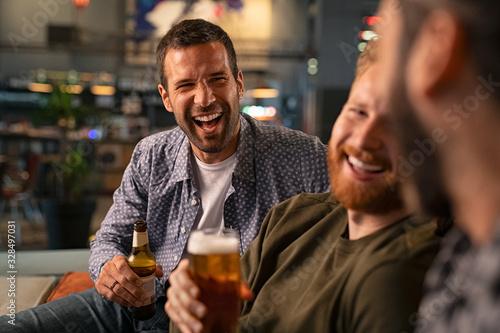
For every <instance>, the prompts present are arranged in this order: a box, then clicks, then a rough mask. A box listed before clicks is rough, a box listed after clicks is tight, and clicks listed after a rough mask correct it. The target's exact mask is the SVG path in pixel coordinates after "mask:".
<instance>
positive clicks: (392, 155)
mask: <svg viewBox="0 0 500 333" xmlns="http://www.w3.org/2000/svg"><path fill="white" fill-rule="evenodd" d="M373 43H374V42H371V43H370V44H369V47H368V48H367V50H366V51H365V52H364V53H363V54H362V55H361V56H360V59H359V61H358V70H357V74H356V80H355V82H354V84H353V86H352V89H351V92H350V95H349V99H348V101H347V103H346V104H345V106H344V108H343V110H342V112H341V114H340V115H339V118H338V120H337V121H336V123H335V125H334V127H333V130H332V137H331V140H330V144H329V153H328V164H329V170H330V179H331V185H332V189H333V194H332V193H326V194H300V195H298V196H295V197H294V198H292V199H290V200H287V201H285V202H283V203H281V204H279V205H278V206H276V207H274V208H273V209H271V211H270V212H269V214H268V215H267V217H266V218H265V220H264V223H263V226H262V229H261V232H260V233H259V235H258V237H257V238H256V239H255V240H254V242H253V243H252V244H251V245H250V247H249V249H248V251H247V252H246V253H245V255H244V256H243V257H242V260H241V267H242V277H243V279H244V280H246V281H248V282H249V284H250V289H251V292H252V293H253V294H254V295H255V298H254V299H253V300H251V298H250V297H247V301H246V302H245V304H244V306H243V310H242V314H241V319H240V331H241V332H384V333H386V332H394V333H400V332H402V331H410V330H412V329H413V327H412V318H413V315H414V313H415V312H416V310H417V307H418V303H419V300H420V297H421V286H422V282H423V278H424V275H425V272H426V270H427V267H428V265H429V264H430V262H431V261H432V260H433V258H434V255H435V253H436V252H437V250H438V244H439V238H438V237H437V236H435V235H434V231H435V224H434V223H429V220H423V219H418V218H415V217H413V216H410V211H409V210H408V209H407V208H406V207H405V206H404V204H403V202H402V201H401V200H400V196H399V185H398V183H397V182H396V170H397V166H398V155H399V148H398V144H397V141H396V140H395V138H394V137H393V135H392V132H391V129H390V124H389V123H388V115H387V113H386V111H385V104H386V103H385V99H384V98H381V97H380V95H378V94H377V93H376V92H375V87H376V85H377V84H378V75H379V72H378V71H379V64H378V61H377V60H376V57H377V52H376V50H374V49H373V48H375V46H376V44H373ZM187 266H188V260H183V261H182V262H181V263H180V265H179V267H178V269H177V270H176V271H174V272H173V273H172V274H171V277H170V283H171V287H170V288H169V289H168V291H167V296H168V301H167V304H166V311H167V313H168V314H169V316H170V317H171V319H172V320H173V321H174V322H175V323H176V324H177V325H178V328H180V329H181V330H182V331H183V332H201V331H202V323H201V321H200V318H203V316H204V315H205V314H206V312H207V308H206V307H205V305H204V304H202V303H201V302H200V301H199V300H197V297H198V295H199V292H200V290H199V289H198V287H197V286H196V285H195V284H194V283H193V281H192V280H191V279H190V277H189V273H188V270H187ZM246 294H248V290H247V292H246ZM176 329H177V327H173V325H172V326H171V331H174V330H176Z"/></svg>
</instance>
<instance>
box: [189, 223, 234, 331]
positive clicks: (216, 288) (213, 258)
mask: <svg viewBox="0 0 500 333" xmlns="http://www.w3.org/2000/svg"><path fill="white" fill-rule="evenodd" d="M187 251H188V253H189V256H190V266H189V271H190V274H191V277H192V279H193V281H194V282H195V284H196V285H197V286H198V287H199V289H200V295H199V300H200V301H201V302H202V303H203V304H205V305H206V307H207V313H206V315H205V316H204V317H203V318H202V320H201V321H202V323H203V332H220V333H225V332H227V333H233V332H237V331H238V318H239V315H240V301H239V290H240V263H239V258H240V252H239V235H238V232H237V231H235V230H232V229H222V230H221V229H219V228H215V229H205V230H195V231H193V232H192V233H191V235H190V236H189V240H188V246H187Z"/></svg>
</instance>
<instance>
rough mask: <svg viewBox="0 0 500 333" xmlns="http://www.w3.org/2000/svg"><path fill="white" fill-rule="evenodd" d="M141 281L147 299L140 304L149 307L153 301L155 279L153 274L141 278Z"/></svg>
mask: <svg viewBox="0 0 500 333" xmlns="http://www.w3.org/2000/svg"><path fill="white" fill-rule="evenodd" d="M141 279H142V289H143V290H144V292H145V293H146V295H147V296H148V298H147V299H146V300H145V301H144V303H142V306H146V305H149V304H151V303H153V302H154V301H155V291H156V285H155V281H156V277H155V275H154V274H151V275H149V276H144V277H141Z"/></svg>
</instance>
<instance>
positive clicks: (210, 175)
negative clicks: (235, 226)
mask: <svg viewBox="0 0 500 333" xmlns="http://www.w3.org/2000/svg"><path fill="white" fill-rule="evenodd" d="M193 156H194V158H193V160H194V161H195V163H193V166H194V173H195V181H196V184H197V187H198V191H199V193H200V198H201V207H200V209H199V211H198V215H197V216H196V220H195V221H194V225H193V230H196V229H208V228H221V229H222V228H223V227H224V217H223V211H224V201H225V200H226V197H227V192H228V190H229V188H230V186H231V176H232V174H233V170H234V167H235V165H236V154H233V155H231V156H230V157H229V158H227V159H225V160H224V161H222V162H219V163H215V164H206V163H203V162H202V161H200V160H199V159H198V157H196V155H195V154H194V153H193Z"/></svg>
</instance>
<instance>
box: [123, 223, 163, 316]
mask: <svg viewBox="0 0 500 333" xmlns="http://www.w3.org/2000/svg"><path fill="white" fill-rule="evenodd" d="M127 261H128V264H129V266H130V268H132V270H133V271H134V272H135V273H136V274H137V275H139V276H140V277H141V279H142V289H143V290H144V291H145V292H146V295H147V296H148V299H147V300H145V301H144V303H143V304H142V306H140V307H134V306H132V307H131V308H130V309H131V311H132V318H134V319H136V320H147V319H150V318H151V317H153V316H154V314H155V312H156V300H155V289H156V288H155V280H156V276H155V270H156V259H155V256H154V255H153V253H152V252H151V251H150V250H149V240H148V231H147V224H146V222H145V221H137V222H135V223H134V237H133V240H132V252H131V253H130V255H129V256H128V258H127Z"/></svg>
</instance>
